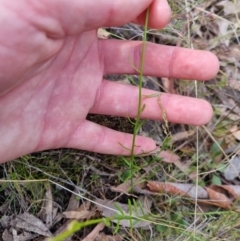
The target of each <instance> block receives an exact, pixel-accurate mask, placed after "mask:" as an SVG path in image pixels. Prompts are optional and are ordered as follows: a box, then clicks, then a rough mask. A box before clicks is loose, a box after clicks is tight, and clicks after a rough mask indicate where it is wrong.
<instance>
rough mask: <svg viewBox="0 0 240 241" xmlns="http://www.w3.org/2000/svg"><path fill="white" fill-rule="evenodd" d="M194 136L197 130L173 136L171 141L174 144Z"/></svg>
mask: <svg viewBox="0 0 240 241" xmlns="http://www.w3.org/2000/svg"><path fill="white" fill-rule="evenodd" d="M194 134H195V130H190V131H183V132H179V133H176V134H174V135H172V136H171V141H172V143H174V142H176V141H182V140H185V139H187V138H189V137H190V136H193V135H194Z"/></svg>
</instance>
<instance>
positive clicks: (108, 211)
mask: <svg viewBox="0 0 240 241" xmlns="http://www.w3.org/2000/svg"><path fill="white" fill-rule="evenodd" d="M96 202H97V203H98V204H99V205H97V208H98V210H99V211H101V212H102V215H103V216H104V217H114V215H116V214H119V210H118V209H120V210H121V212H123V213H124V214H125V215H129V216H130V210H129V205H127V204H122V203H119V202H114V203H113V202H112V201H110V200H102V199H96ZM117 207H118V208H117ZM131 209H132V212H131V213H132V216H133V217H141V216H145V215H147V214H149V209H148V208H144V207H143V206H142V205H141V204H139V205H137V206H133V205H131ZM114 210H116V211H114ZM112 222H114V223H118V222H119V221H118V220H112ZM119 224H120V225H121V226H123V227H133V228H140V227H142V228H144V227H149V225H151V222H148V221H145V220H137V219H136V220H135V221H133V220H132V224H131V222H130V220H121V221H120V222H119Z"/></svg>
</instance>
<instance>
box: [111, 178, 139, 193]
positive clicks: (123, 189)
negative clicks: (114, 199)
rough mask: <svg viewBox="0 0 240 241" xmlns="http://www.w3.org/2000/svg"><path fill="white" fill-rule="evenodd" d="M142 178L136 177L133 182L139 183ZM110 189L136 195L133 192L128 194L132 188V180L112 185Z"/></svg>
mask: <svg viewBox="0 0 240 241" xmlns="http://www.w3.org/2000/svg"><path fill="white" fill-rule="evenodd" d="M141 180H142V179H140V178H134V179H133V183H134V184H136V185H137V184H139V183H140V182H141ZM110 189H111V191H112V192H120V193H124V194H126V195H131V196H134V195H133V194H128V192H129V190H130V189H131V180H128V181H126V182H124V183H121V184H120V185H118V186H117V187H111V188H110Z"/></svg>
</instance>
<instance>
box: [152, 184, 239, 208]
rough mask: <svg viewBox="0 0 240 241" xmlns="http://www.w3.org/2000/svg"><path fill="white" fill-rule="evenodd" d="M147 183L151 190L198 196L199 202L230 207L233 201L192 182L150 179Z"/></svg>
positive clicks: (193, 197)
mask: <svg viewBox="0 0 240 241" xmlns="http://www.w3.org/2000/svg"><path fill="white" fill-rule="evenodd" d="M147 185H148V187H149V188H150V190H151V191H154V192H158V193H159V192H160V193H171V194H173V195H182V196H187V197H191V198H192V199H195V197H196V196H197V198H198V200H197V201H198V202H199V203H204V204H211V205H215V206H218V207H222V208H230V207H231V204H232V201H231V200H230V199H229V198H228V197H227V196H226V195H224V194H222V193H220V192H216V191H215V190H213V189H211V188H208V187H205V188H202V187H200V186H198V187H196V186H194V185H192V184H179V183H162V182H154V181H149V182H148V184H147ZM196 191H197V195H196ZM239 191H240V189H239Z"/></svg>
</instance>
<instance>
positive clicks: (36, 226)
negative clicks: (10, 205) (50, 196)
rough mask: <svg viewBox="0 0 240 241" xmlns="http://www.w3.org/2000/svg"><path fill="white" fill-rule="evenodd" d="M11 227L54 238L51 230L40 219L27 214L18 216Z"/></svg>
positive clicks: (11, 223)
mask: <svg viewBox="0 0 240 241" xmlns="http://www.w3.org/2000/svg"><path fill="white" fill-rule="evenodd" d="M10 225H11V226H12V227H16V228H21V229H24V230H26V231H28V232H33V233H36V234H40V235H43V236H46V237H51V236H52V234H51V232H50V231H49V229H48V228H47V227H46V225H45V224H44V223H43V222H42V221H41V220H40V219H39V218H37V217H35V216H33V215H32V214H30V213H27V212H25V213H22V214H19V215H17V216H16V217H15V219H13V220H12V221H11V222H10Z"/></svg>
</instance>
